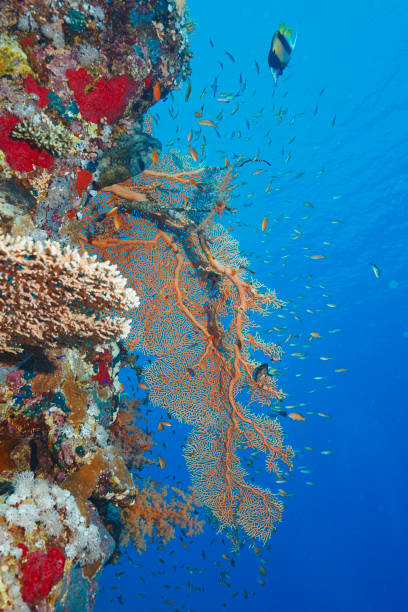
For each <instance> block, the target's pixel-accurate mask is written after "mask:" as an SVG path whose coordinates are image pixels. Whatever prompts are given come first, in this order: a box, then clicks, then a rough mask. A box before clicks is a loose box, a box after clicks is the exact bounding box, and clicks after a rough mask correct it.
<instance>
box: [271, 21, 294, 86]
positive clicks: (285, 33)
mask: <svg viewBox="0 0 408 612" xmlns="http://www.w3.org/2000/svg"><path fill="white" fill-rule="evenodd" d="M295 44H296V37H294V36H293V32H292V29H291V28H288V27H286V24H281V25H280V26H279V28H278V30H276V32H275V34H274V35H273V38H272V42H271V48H270V50H269V55H268V64H269V68H270V69H271V72H272V76H273V78H274V80H275V84H276V83H277V82H278V77H279V76H281V75H282V74H283V71H284V70H285V68H286V66H287V65H288V64H289V60H290V58H291V55H292V51H293V49H294V48H295Z"/></svg>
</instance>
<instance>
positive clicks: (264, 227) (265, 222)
mask: <svg viewBox="0 0 408 612" xmlns="http://www.w3.org/2000/svg"><path fill="white" fill-rule="evenodd" d="M267 225H268V219H267V218H266V217H264V219H263V221H262V231H263V232H264V231H265V230H266V226H267Z"/></svg>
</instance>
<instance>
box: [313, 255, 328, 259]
mask: <svg viewBox="0 0 408 612" xmlns="http://www.w3.org/2000/svg"><path fill="white" fill-rule="evenodd" d="M325 257H326V255H311V256H310V259H324V258H325Z"/></svg>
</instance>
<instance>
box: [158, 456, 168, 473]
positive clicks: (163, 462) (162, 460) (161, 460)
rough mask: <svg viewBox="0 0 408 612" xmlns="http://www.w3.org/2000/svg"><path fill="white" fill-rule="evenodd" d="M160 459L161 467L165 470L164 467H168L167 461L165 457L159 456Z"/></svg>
mask: <svg viewBox="0 0 408 612" xmlns="http://www.w3.org/2000/svg"><path fill="white" fill-rule="evenodd" d="M157 459H158V461H159V465H160V467H161V469H162V470H164V468H165V467H166V462H165V460H164V459H163V457H157Z"/></svg>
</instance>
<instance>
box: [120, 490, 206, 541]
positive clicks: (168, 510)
mask: <svg viewBox="0 0 408 612" xmlns="http://www.w3.org/2000/svg"><path fill="white" fill-rule="evenodd" d="M171 490H172V491H173V493H174V494H175V495H173V496H172V498H171V499H170V500H167V499H166V497H167V487H163V488H162V489H161V490H160V491H159V490H158V489H157V488H156V486H155V485H154V484H153V483H152V482H148V483H146V485H145V486H144V488H143V489H141V490H140V491H139V492H138V493H137V495H136V500H135V503H134V504H133V505H131V506H128V507H127V508H124V509H123V510H122V512H121V514H122V517H123V519H124V526H125V527H124V531H123V532H122V535H121V543H122V544H123V545H126V544H127V543H128V542H129V538H131V539H132V541H133V543H134V545H135V547H136V548H137V550H138V551H139V552H140V551H141V550H145V549H146V537H149V538H151V537H152V536H153V535H154V536H155V539H156V540H157V539H159V540H161V542H162V543H163V544H166V543H167V542H168V541H169V540H171V539H173V538H174V535H175V527H176V526H178V527H180V528H181V529H182V530H183V531H184V532H185V534H186V535H187V536H192V535H196V534H198V533H201V531H202V526H203V523H202V522H201V521H199V520H198V519H197V517H196V516H194V515H193V514H192V512H193V508H194V503H195V498H194V494H191V493H190V494H188V493H185V492H184V491H181V490H180V489H177V487H171Z"/></svg>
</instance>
